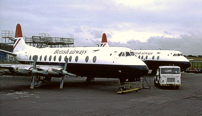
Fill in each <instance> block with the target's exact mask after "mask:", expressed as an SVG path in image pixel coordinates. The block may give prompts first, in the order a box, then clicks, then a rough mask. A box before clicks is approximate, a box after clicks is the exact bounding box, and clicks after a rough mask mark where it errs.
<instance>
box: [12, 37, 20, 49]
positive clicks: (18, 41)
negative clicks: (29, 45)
mask: <svg viewBox="0 0 202 116" xmlns="http://www.w3.org/2000/svg"><path fill="white" fill-rule="evenodd" d="M20 40H21V39H18V41H17V42H16V44H15V46H14V47H13V50H14V49H15V47H16V46H17V45H18V43H19V41H20Z"/></svg>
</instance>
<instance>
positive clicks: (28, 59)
mask: <svg viewBox="0 0 202 116" xmlns="http://www.w3.org/2000/svg"><path fill="white" fill-rule="evenodd" d="M0 51H1V52H5V53H8V54H11V55H14V56H16V59H17V60H18V62H20V63H21V64H25V65H20V66H19V65H18V66H17V65H3V64H0V68H1V67H2V68H7V69H9V70H10V71H11V72H17V73H18V74H19V73H20V72H22V73H25V74H30V73H32V71H30V70H32V69H33V68H31V67H32V65H30V64H31V63H33V59H34V56H37V59H36V64H37V66H36V70H35V72H36V71H38V74H40V76H44V77H45V78H43V79H45V80H50V78H51V77H57V76H58V77H61V76H63V74H61V72H60V70H62V69H65V68H67V69H66V71H68V73H71V74H75V75H77V76H84V77H87V80H86V81H90V80H91V79H92V78H94V77H103V78H118V79H120V81H121V82H125V80H126V79H128V80H134V79H138V78H140V77H141V76H143V75H145V74H147V73H148V71H149V70H148V67H147V65H146V64H145V63H144V62H142V61H141V60H140V59H138V58H137V57H135V56H131V54H130V52H131V49H129V48H124V47H108V48H107V47H106V48H104V47H68V48H35V47H32V46H28V45H27V44H26V43H25V42H24V39H23V36H22V30H21V26H20V24H17V26H16V33H15V42H14V45H13V52H7V51H4V50H0ZM119 54H128V56H127V57H126V56H122V57H120V56H119ZM67 58H68V65H67V67H65V59H67ZM41 71H42V72H41ZM49 72H50V73H49ZM59 72H60V73H59Z"/></svg>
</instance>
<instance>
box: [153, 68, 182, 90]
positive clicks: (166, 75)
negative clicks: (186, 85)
mask: <svg viewBox="0 0 202 116" xmlns="http://www.w3.org/2000/svg"><path fill="white" fill-rule="evenodd" d="M154 85H155V86H173V87H174V88H176V89H178V88H179V86H181V70H180V67H179V66H159V68H158V69H157V72H156V76H155V77H154Z"/></svg>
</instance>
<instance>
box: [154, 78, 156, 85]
mask: <svg viewBox="0 0 202 116" xmlns="http://www.w3.org/2000/svg"><path fill="white" fill-rule="evenodd" d="M154 85H155V86H157V84H156V79H155V78H154Z"/></svg>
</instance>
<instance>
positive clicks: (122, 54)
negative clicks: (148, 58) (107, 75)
mask: <svg viewBox="0 0 202 116" xmlns="http://www.w3.org/2000/svg"><path fill="white" fill-rule="evenodd" d="M130 53H131V52H121V53H119V57H120V56H126V57H127V56H131V54H130Z"/></svg>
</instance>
